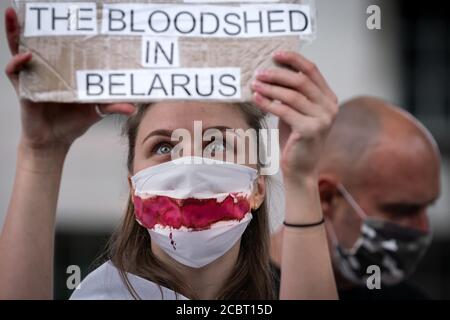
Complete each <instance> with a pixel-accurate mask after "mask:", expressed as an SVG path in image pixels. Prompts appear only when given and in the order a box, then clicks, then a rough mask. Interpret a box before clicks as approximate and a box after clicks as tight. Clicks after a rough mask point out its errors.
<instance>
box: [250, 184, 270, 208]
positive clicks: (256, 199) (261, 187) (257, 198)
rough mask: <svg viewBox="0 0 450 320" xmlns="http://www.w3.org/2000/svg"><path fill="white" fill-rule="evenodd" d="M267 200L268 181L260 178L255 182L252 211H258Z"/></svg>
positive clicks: (251, 202)
mask: <svg viewBox="0 0 450 320" xmlns="http://www.w3.org/2000/svg"><path fill="white" fill-rule="evenodd" d="M265 198H266V180H265V179H264V177H263V176H259V177H258V179H256V181H255V189H254V191H253V194H252V197H251V201H250V206H251V209H252V210H257V209H258V208H259V207H260V206H261V205H262V203H263V202H264V199H265Z"/></svg>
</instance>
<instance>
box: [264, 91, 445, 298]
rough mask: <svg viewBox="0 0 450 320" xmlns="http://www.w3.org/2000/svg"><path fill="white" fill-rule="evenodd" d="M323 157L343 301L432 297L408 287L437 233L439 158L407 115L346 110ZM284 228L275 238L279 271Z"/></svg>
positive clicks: (364, 103) (371, 108) (366, 107)
mask: <svg viewBox="0 0 450 320" xmlns="http://www.w3.org/2000/svg"><path fill="white" fill-rule="evenodd" d="M323 152H324V154H323V155H322V157H321V164H320V173H319V174H320V177H319V191H320V197H321V203H322V211H323V214H324V217H325V220H326V224H327V232H328V238H329V246H330V253H331V255H332V258H333V267H334V271H335V276H336V281H337V285H338V289H339V295H340V298H341V299H426V298H428V297H427V296H426V295H425V294H424V293H423V292H422V291H421V290H420V289H418V288H416V287H415V286H413V285H412V284H410V283H409V282H408V280H407V279H408V277H409V276H410V275H411V274H412V273H413V272H414V269H415V267H416V265H417V264H418V263H419V261H420V259H421V258H422V257H423V255H424V253H425V251H426V249H427V247H428V245H429V243H430V241H431V232H430V226H429V219H428V212H427V210H428V208H429V206H430V205H431V204H432V203H434V202H435V201H436V199H437V198H438V196H439V193H440V154H439V150H438V147H437V145H436V142H435V141H434V139H433V137H432V136H431V134H430V133H429V132H428V130H427V129H426V128H425V127H424V126H423V125H422V124H420V123H419V122H418V120H416V119H415V118H414V117H413V116H411V115H410V114H409V113H407V112H406V111H403V110H402V109H400V108H398V107H396V106H393V105H391V104H389V103H387V102H385V101H382V100H380V99H377V98H373V97H359V98H356V99H352V100H350V101H348V102H347V103H345V104H343V105H342V106H341V108H340V111H339V114H338V116H337V119H336V121H335V124H334V125H333V128H332V130H331V132H330V134H329V137H328V139H327V143H326V145H325V147H324V151H323ZM282 233H283V228H280V230H279V231H278V232H276V233H275V234H274V235H273V236H272V239H271V254H272V260H273V262H274V264H275V265H278V266H279V265H280V261H279V260H280V252H279V248H281V242H282Z"/></svg>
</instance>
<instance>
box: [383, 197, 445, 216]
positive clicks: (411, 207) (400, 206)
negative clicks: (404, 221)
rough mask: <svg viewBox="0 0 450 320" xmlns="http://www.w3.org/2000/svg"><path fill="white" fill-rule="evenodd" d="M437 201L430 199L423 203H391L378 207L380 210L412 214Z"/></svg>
mask: <svg viewBox="0 0 450 320" xmlns="http://www.w3.org/2000/svg"><path fill="white" fill-rule="evenodd" d="M436 201H437V198H436V199H432V200H429V201H426V202H423V203H413V202H392V203H389V202H388V203H383V204H381V205H380V208H381V209H383V210H387V211H397V212H399V213H406V212H408V213H409V212H414V211H417V210H419V209H421V208H425V207H428V206H431V205H433V204H434V203H435V202H436Z"/></svg>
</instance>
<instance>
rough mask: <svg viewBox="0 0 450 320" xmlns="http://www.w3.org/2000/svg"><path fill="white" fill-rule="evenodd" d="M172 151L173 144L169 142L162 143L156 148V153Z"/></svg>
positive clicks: (164, 153)
mask: <svg viewBox="0 0 450 320" xmlns="http://www.w3.org/2000/svg"><path fill="white" fill-rule="evenodd" d="M171 152H172V146H171V145H170V144H168V143H161V144H159V145H158V146H157V147H156V148H155V153H156V154H158V155H166V154H170V153H171Z"/></svg>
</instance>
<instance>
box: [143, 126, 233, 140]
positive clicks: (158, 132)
mask: <svg viewBox="0 0 450 320" xmlns="http://www.w3.org/2000/svg"><path fill="white" fill-rule="evenodd" d="M210 129H216V130H219V131H226V130H235V129H233V128H230V127H227V126H217V127H208V128H205V129H204V130H203V133H204V132H205V131H207V130H210ZM172 132H173V130H167V129H157V130H154V131H152V132H150V133H149V134H148V135H147V136H146V137H145V138H144V139H143V140H142V142H141V144H144V143H145V141H147V140H148V139H149V138H151V137H154V136H165V137H171V136H172Z"/></svg>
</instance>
